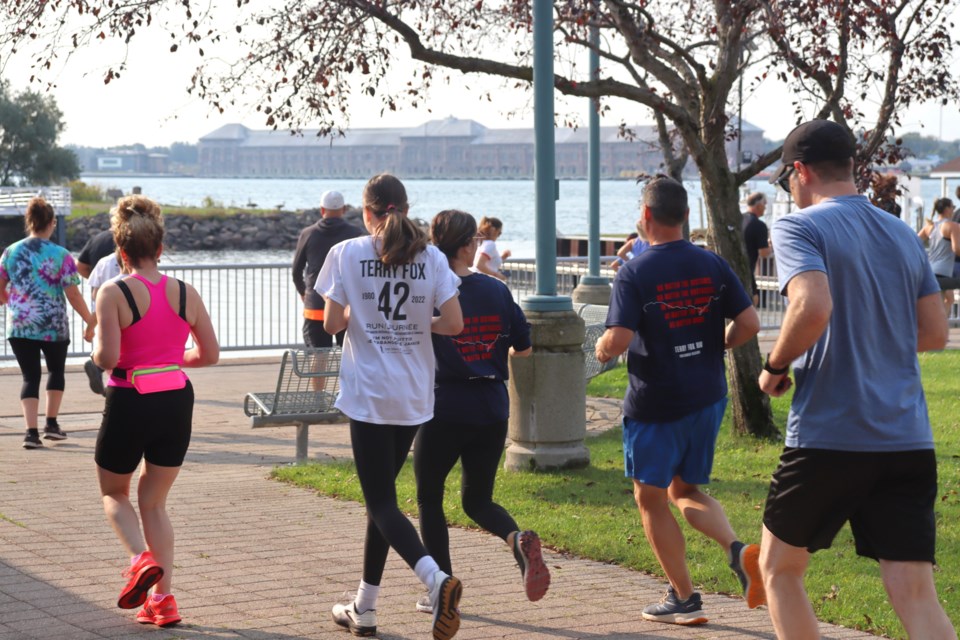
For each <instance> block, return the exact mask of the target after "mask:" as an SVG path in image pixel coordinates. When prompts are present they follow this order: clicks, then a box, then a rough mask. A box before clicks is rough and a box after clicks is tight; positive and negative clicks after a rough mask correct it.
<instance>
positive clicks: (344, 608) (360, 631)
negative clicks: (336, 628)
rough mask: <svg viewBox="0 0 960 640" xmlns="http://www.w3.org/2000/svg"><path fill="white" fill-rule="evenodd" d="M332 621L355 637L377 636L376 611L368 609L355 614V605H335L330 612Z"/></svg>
mask: <svg viewBox="0 0 960 640" xmlns="http://www.w3.org/2000/svg"><path fill="white" fill-rule="evenodd" d="M331 614H332V615H333V621H334V622H336V623H337V624H338V625H340V626H341V627H343V628H344V629H349V630H350V633H352V634H353V635H355V636H361V637H367V636H375V635H377V611H376V609H370V610H369V611H364V612H363V613H358V612H357V606H356V604H355V603H353V602H351V603H350V604H335V605H333V610H332V611H331Z"/></svg>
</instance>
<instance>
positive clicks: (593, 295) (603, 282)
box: [573, 276, 611, 307]
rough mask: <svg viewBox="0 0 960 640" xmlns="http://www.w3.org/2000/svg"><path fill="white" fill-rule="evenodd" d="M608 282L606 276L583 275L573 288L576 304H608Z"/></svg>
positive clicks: (609, 290)
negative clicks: (592, 276) (591, 276)
mask: <svg viewBox="0 0 960 640" xmlns="http://www.w3.org/2000/svg"><path fill="white" fill-rule="evenodd" d="M610 292H611V289H610V282H609V281H608V280H607V279H606V278H590V277H589V276H588V277H584V278H581V279H580V282H579V284H577V286H576V288H574V290H573V301H574V303H576V304H599V305H603V306H605V307H607V306H610Z"/></svg>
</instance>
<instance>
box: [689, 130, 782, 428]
mask: <svg viewBox="0 0 960 640" xmlns="http://www.w3.org/2000/svg"><path fill="white" fill-rule="evenodd" d="M711 147H715V148H711ZM697 165H698V167H699V169H700V179H701V185H702V188H703V200H704V203H705V204H706V207H707V213H708V215H709V217H710V226H709V229H708V232H707V234H708V235H707V238H708V241H709V243H710V246H711V248H712V249H713V250H714V251H716V252H717V253H718V254H720V255H721V256H723V258H724V259H725V260H726V261H727V262H728V263H730V267H731V268H732V269H733V271H734V273H736V274H737V277H738V278H740V281H741V282H742V283H743V284H744V287H745V288H746V289H747V292H748V293H749V292H750V287H751V284H750V283H751V280H750V264H749V262H748V260H747V253H746V250H745V248H744V246H743V232H742V231H741V213H740V206H739V192H738V185H737V184H735V182H734V178H733V174H732V173H731V172H730V170H729V168H728V167H727V158H726V152H725V149H724V145H723V137H722V136H720V143H719V144H716V145H710V146H707V148H706V149H705V153H703V154H700V156H699V157H698V158H697ZM762 368H763V365H762V360H761V356H760V345H759V343H758V341H757V339H756V338H752V339H751V340H750V341H749V342H747V343H745V344H744V345H742V346H741V347H738V348H737V349H733V350H732V357H731V358H730V400H731V408H732V410H733V425H734V429H735V431H736V432H737V433H739V434H751V435H753V436H757V437H764V438H775V437H778V436H779V435H780V432H779V430H778V429H777V427H776V425H774V423H773V414H772V412H771V410H770V398H768V397H767V395H766V394H765V393H763V392H761V391H760V387H759V386H758V385H757V379H758V378H759V376H760V371H761V370H762Z"/></svg>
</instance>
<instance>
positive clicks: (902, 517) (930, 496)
mask: <svg viewBox="0 0 960 640" xmlns="http://www.w3.org/2000/svg"><path fill="white" fill-rule="evenodd" d="M936 498H937V459H936V455H935V454H934V452H933V450H932V449H922V450H918V451H895V452H851V451H833V450H826V449H801V448H793V447H787V448H786V449H784V451H783V455H781V456H780V466H779V467H777V470H776V471H775V472H774V474H773V479H772V480H771V482H770V492H769V494H768V495H767V506H766V509H765V510H764V513H763V524H764V525H765V526H766V527H767V529H769V530H770V532H771V533H773V534H774V535H775V536H777V537H778V538H780V539H781V540H783V541H784V542H786V543H787V544H790V545H793V546H795V547H805V548H806V549H807V550H808V551H810V552H814V551H817V550H819V549H827V548H829V547H830V545H831V544H832V543H833V539H834V537H836V535H837V532H838V531H840V528H841V527H842V526H843V525H844V523H845V522H847V521H849V522H850V529H851V530H852V531H853V538H854V541H855V543H856V549H857V555H861V556H865V557H867V558H873V559H875V560H894V561H918V562H930V563H934V562H935V553H934V552H935V547H936V531H935V524H934V512H933V506H934V503H935V502H936Z"/></svg>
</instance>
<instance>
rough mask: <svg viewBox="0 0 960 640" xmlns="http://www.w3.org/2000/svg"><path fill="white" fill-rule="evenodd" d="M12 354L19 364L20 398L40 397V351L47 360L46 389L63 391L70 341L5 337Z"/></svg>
mask: <svg viewBox="0 0 960 640" xmlns="http://www.w3.org/2000/svg"><path fill="white" fill-rule="evenodd" d="M7 339H8V340H9V341H10V348H11V349H13V355H15V356H16V357H17V364H19V365H20V375H21V376H23V386H21V387H20V399H21V400H23V399H25V398H37V399H39V398H40V352H41V351H42V352H43V359H44V360H46V362H47V374H48V375H47V391H63V389H64V387H65V386H66V384H65V382H66V381H65V378H64V375H63V374H64V370H65V369H66V366H67V347H69V346H70V341H69V340H67V341H66V342H46V341H45V340H31V339H29V338H7Z"/></svg>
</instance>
